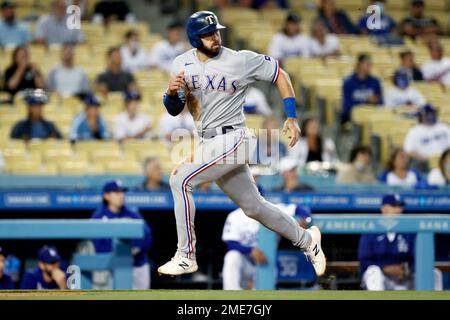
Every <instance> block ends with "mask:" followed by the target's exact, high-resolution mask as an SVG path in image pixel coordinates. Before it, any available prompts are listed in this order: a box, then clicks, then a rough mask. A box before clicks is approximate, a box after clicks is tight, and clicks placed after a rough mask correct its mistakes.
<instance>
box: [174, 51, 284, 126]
mask: <svg viewBox="0 0 450 320" xmlns="http://www.w3.org/2000/svg"><path fill="white" fill-rule="evenodd" d="M180 72H183V73H184V77H185V81H186V84H187V86H188V88H189V91H190V92H189V97H188V102H190V103H188V108H189V110H192V111H194V113H195V115H198V116H194V119H195V120H196V121H197V128H198V129H201V130H205V129H209V128H218V127H222V126H243V125H244V122H245V116H244V112H243V105H244V101H245V97H246V95H247V90H248V87H249V85H250V84H252V83H253V82H255V81H268V82H272V83H275V82H276V80H277V78H278V75H279V73H280V66H279V63H278V61H277V60H275V59H273V58H272V57H269V56H266V55H262V54H257V53H255V52H252V51H247V50H242V51H235V50H231V49H229V48H226V47H222V49H221V51H220V53H219V54H218V55H217V56H216V57H214V58H212V59H209V60H207V61H204V62H202V61H200V60H199V59H198V57H197V54H196V50H195V49H192V50H189V51H187V52H185V53H183V54H182V55H180V56H178V57H177V58H176V59H175V60H174V62H173V65H172V69H171V75H172V76H176V75H177V74H179V73H180Z"/></svg>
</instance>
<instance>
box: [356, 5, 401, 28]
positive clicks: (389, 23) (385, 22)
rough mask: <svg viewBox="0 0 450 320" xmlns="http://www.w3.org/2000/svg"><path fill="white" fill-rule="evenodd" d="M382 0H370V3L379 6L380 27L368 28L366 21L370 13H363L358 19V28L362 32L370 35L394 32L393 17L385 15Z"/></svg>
mask: <svg viewBox="0 0 450 320" xmlns="http://www.w3.org/2000/svg"><path fill="white" fill-rule="evenodd" d="M385 2H386V1H384V0H372V1H371V5H376V6H378V7H379V8H380V13H381V17H380V18H381V19H380V27H381V28H370V29H369V28H368V25H367V21H368V20H369V17H370V16H371V15H372V14H367V13H366V14H364V15H363V16H362V17H361V18H360V19H359V21H358V29H359V31H360V32H361V33H362V34H368V35H370V36H379V37H386V36H389V35H391V34H393V33H395V30H396V29H395V28H396V23H395V21H394V19H393V18H392V17H391V16H389V15H387V14H386V13H385V10H384V3H385Z"/></svg>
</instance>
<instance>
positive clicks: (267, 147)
mask: <svg viewBox="0 0 450 320" xmlns="http://www.w3.org/2000/svg"><path fill="white" fill-rule="evenodd" d="M279 128H280V124H279V122H278V120H277V118H275V117H274V116H269V117H266V118H265V119H264V121H263V123H262V126H261V129H262V130H259V131H258V144H257V145H256V152H257V154H256V155H257V163H258V164H261V165H266V166H274V165H275V164H276V163H278V161H279V160H280V159H281V158H283V157H285V156H286V152H287V150H286V145H285V144H284V143H283V142H282V141H281V140H280V135H279V133H280V130H279Z"/></svg>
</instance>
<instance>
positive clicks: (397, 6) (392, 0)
mask: <svg viewBox="0 0 450 320" xmlns="http://www.w3.org/2000/svg"><path fill="white" fill-rule="evenodd" d="M406 4H407V2H406V0H389V1H386V3H385V6H386V12H387V13H388V14H390V12H391V10H404V9H406V8H407V6H406Z"/></svg>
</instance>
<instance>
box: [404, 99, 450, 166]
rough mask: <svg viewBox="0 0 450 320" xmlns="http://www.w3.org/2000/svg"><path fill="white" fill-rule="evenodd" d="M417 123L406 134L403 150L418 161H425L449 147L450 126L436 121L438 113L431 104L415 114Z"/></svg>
mask: <svg viewBox="0 0 450 320" xmlns="http://www.w3.org/2000/svg"><path fill="white" fill-rule="evenodd" d="M417 115H418V120H419V123H418V124H416V125H415V126H413V127H412V128H411V129H409V131H408V133H407V134H406V138H405V143H404V147H403V148H404V150H405V151H406V152H407V153H408V154H409V156H410V157H413V158H415V159H417V160H419V161H427V160H428V159H430V158H431V157H433V156H438V155H440V154H442V153H443V152H444V150H445V149H447V148H449V147H450V126H449V125H448V124H447V123H444V122H439V121H438V112H437V110H436V108H435V107H434V106H432V105H431V104H426V105H424V106H422V107H421V108H420V110H419V112H418V113H417Z"/></svg>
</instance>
